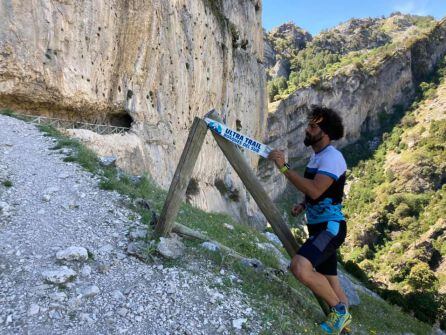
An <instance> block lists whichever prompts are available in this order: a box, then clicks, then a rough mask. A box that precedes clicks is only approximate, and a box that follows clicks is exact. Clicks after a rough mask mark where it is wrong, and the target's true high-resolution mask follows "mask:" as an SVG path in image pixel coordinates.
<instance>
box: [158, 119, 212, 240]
mask: <svg viewBox="0 0 446 335" xmlns="http://www.w3.org/2000/svg"><path fill="white" fill-rule="evenodd" d="M207 129H208V128H207V125H206V122H204V121H203V120H201V119H200V118H198V117H196V118H195V119H194V123H193V124H192V128H191V129H190V132H189V137H188V138H187V142H186V145H185V147H184V150H183V153H182V154H181V158H180V162H179V163H178V166H177V169H176V171H175V175H174V176H173V180H172V183H171V184H170V188H169V192H168V193H167V198H166V202H165V203H164V207H163V210H162V211H161V215H160V217H159V220H158V223H157V225H156V233H157V234H158V235H160V236H165V235H166V234H168V233H170V231H171V230H172V226H173V224H174V221H175V218H176V216H177V214H178V210H179V209H180V205H181V203H182V201H183V200H184V197H185V195H186V188H187V186H188V184H189V181H190V178H191V176H192V171H193V169H194V166H195V162H196V161H197V158H198V154H199V153H200V149H201V146H202V145H203V142H204V138H205V136H206V132H207Z"/></svg>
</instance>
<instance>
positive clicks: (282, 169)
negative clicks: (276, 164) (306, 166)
mask: <svg viewBox="0 0 446 335" xmlns="http://www.w3.org/2000/svg"><path fill="white" fill-rule="evenodd" d="M289 169H291V166H290V164H288V163H285V164H283V166H282V167H281V168H280V169H279V171H280V172H282V173H285V172H287V171H288V170H289Z"/></svg>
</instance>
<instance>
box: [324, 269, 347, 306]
mask: <svg viewBox="0 0 446 335" xmlns="http://www.w3.org/2000/svg"><path fill="white" fill-rule="evenodd" d="M325 278H327V280H328V282H329V283H330V286H331V287H332V289H333V291H334V292H335V293H336V295H337V296H338V297H339V300H340V301H341V302H342V303H343V304H344V305H345V306H347V307H348V306H349V305H348V298H347V296H346V295H345V292H344V290H343V289H342V287H341V284H340V283H339V278H338V276H328V275H325Z"/></svg>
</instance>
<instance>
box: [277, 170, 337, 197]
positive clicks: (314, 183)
mask: <svg viewBox="0 0 446 335" xmlns="http://www.w3.org/2000/svg"><path fill="white" fill-rule="evenodd" d="M284 175H285V176H286V177H287V178H288V180H289V181H290V182H291V183H292V184H293V185H294V186H296V188H297V189H298V190H299V191H301V192H302V193H304V194H306V195H308V196H309V197H310V198H311V199H313V200H315V199H317V198H319V197H320V196H321V195H322V194H323V193H324V192H325V191H326V190H327V189H328V188H329V187H330V185H331V184H332V183H333V179H332V178H331V177H329V176H326V175H323V174H316V176H315V177H314V179H307V178H304V177H302V176H299V174H298V173H297V172H296V171H293V170H288V171H286V172H285V173H284Z"/></svg>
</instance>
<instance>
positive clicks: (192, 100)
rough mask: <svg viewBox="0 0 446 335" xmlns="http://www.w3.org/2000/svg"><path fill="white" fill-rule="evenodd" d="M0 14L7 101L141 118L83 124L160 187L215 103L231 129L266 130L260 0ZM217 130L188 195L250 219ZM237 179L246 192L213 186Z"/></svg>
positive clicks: (45, 5)
mask: <svg viewBox="0 0 446 335" xmlns="http://www.w3.org/2000/svg"><path fill="white" fill-rule="evenodd" d="M0 15H1V17H2V20H1V21H0V105H1V106H5V107H10V108H15V109H18V110H27V111H34V112H35V113H39V114H41V115H50V116H54V117H58V118H64V119H75V120H84V121H90V122H95V123H111V124H114V125H122V126H131V129H130V132H129V133H127V134H126V135H107V136H100V135H97V134H95V133H92V132H89V131H74V133H75V134H76V135H77V136H78V137H80V138H81V139H84V140H85V142H86V143H87V144H88V145H90V146H91V147H92V148H93V149H95V150H96V151H97V152H98V154H100V155H101V156H104V155H115V156H116V157H117V165H118V166H120V167H121V168H124V169H126V170H127V171H129V172H131V173H135V174H141V173H143V172H149V173H150V175H151V176H152V177H153V179H154V180H155V181H156V182H158V184H159V185H161V186H162V187H165V188H167V187H168V186H169V184H170V181H171V180H172V177H173V174H174V171H175V168H176V165H177V163H178V161H179V157H180V155H181V152H182V149H183V147H184V144H185V141H186V138H187V135H188V131H189V127H190V126H191V124H192V121H193V118H194V117H195V116H200V117H201V116H203V115H204V114H205V113H206V112H207V111H208V110H210V109H211V108H216V109H217V110H220V111H223V113H224V115H225V116H226V120H227V123H228V125H229V126H230V127H232V128H236V124H237V125H239V126H240V127H242V131H243V132H244V133H246V134H249V135H250V136H252V137H254V138H260V137H261V136H262V134H263V133H264V126H265V121H266V115H265V111H266V84H265V80H266V79H265V71H264V67H263V64H262V63H263V30H262V25H261V2H260V0H242V1H240V0H224V1H223V0H219V1H210V0H167V1H166V0H146V1H141V0H129V1H114V0H95V1H85V0H83V1H72V0H64V1H49V0H37V1H36V2H34V3H33V5H32V6H30V5H29V4H28V3H27V2H20V1H16V2H7V3H3V4H2V5H1V6H0ZM208 136H209V137H208V138H207V139H206V143H205V145H204V147H203V150H202V153H201V155H200V157H199V160H198V162H197V164H196V169H195V173H194V175H195V177H194V178H196V179H197V181H198V187H199V192H198V194H197V195H195V196H193V197H192V198H190V201H191V202H192V203H193V204H195V205H198V206H200V207H202V208H203V209H207V210H217V211H224V212H230V213H233V214H235V215H236V216H238V217H239V218H243V217H244V218H246V217H247V216H248V215H249V214H248V211H249V210H248V209H247V208H248V207H249V206H248V207H247V205H246V194H245V192H243V191H242V190H241V183H240V181H239V180H237V179H236V178H232V176H231V172H230V167H229V165H228V163H227V162H226V160H225V159H224V157H223V155H222V154H221V153H220V152H219V151H218V149H217V146H216V145H215V144H214V141H213V140H212V139H211V138H210V135H208ZM250 159H251V160H252V163H253V166H255V165H256V158H255V157H252V158H250ZM227 178H230V179H231V180H232V184H233V185H234V187H235V188H237V189H240V192H239V193H240V197H239V200H238V201H232V200H230V199H227V198H225V197H224V196H222V194H221V193H220V192H219V191H218V190H217V188H216V187H215V183H216V181H218V180H225V179H227ZM205 194H206V196H204V195H205Z"/></svg>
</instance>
